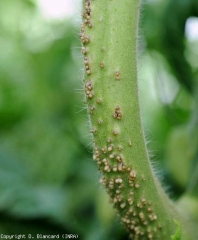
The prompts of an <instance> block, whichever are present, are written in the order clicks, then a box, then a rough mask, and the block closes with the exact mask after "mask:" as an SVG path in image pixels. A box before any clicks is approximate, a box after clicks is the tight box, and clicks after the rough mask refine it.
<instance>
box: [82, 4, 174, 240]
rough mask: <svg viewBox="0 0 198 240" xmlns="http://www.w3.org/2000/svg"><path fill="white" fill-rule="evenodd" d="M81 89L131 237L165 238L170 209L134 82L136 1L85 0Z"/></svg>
mask: <svg viewBox="0 0 198 240" xmlns="http://www.w3.org/2000/svg"><path fill="white" fill-rule="evenodd" d="M83 4H84V11H83V13H82V15H83V23H82V25H81V34H80V38H81V40H82V43H83V44H84V46H83V47H82V53H83V54H84V63H85V70H86V73H85V94H86V101H87V104H88V111H89V116H90V121H91V133H92V134H93V136H94V156H93V158H94V160H95V161H96V162H97V164H98V168H99V170H100V172H101V173H102V178H101V183H102V184H103V185H104V186H105V188H106V189H107V192H108V193H109V195H110V201H111V202H112V203H113V204H114V207H115V208H116V209H117V211H118V212H119V214H120V216H121V220H122V223H123V224H124V225H125V227H126V228H127V230H128V231H129V232H130V236H131V237H132V238H133V239H155V240H157V239H159V240H162V239H163V240H165V239H170V236H171V235H173V234H174V233H175V232H176V228H177V226H176V225H175V223H174V221H173V218H176V219H177V216H176V215H175V211H173V210H172V206H170V205H171V204H170V203H169V200H168V199H167V197H166V195H165V194H164V192H163V191H162V189H161V187H160V185H159V183H158V182H157V181H156V179H155V177H154V174H153V171H152V168H151V166H150V163H149V158H148V153H147V149H146V146H145V139H144V134H143V130H142V124H141V118H140V109H139V100H138V86H137V34H138V33H137V29H138V15H139V5H140V2H139V0H122V1H120V0H84V3H83Z"/></svg>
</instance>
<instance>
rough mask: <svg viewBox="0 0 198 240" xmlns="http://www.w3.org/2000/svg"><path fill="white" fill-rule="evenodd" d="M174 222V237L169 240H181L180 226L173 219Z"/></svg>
mask: <svg viewBox="0 0 198 240" xmlns="http://www.w3.org/2000/svg"><path fill="white" fill-rule="evenodd" d="M174 222H175V224H176V225H177V231H176V233H175V234H174V235H171V240H181V225H180V224H179V223H178V222H177V221H176V220H175V219H174Z"/></svg>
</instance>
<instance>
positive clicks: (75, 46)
mask: <svg viewBox="0 0 198 240" xmlns="http://www.w3.org/2000/svg"><path fill="white" fill-rule="evenodd" d="M57 2H58V1H57ZM68 2H69V1H68ZM49 4H50V1H49ZM80 5H81V4H80V1H79V4H78V6H77V2H76V6H75V7H78V8H79V9H80V7H81V6H80ZM39 6H40V5H39V1H31V0H14V1H13V0H1V1H0V233H1V234H28V233H30V234H32V235H36V234H58V233H59V234H61V233H76V234H78V235H79V239H86V240H93V239H94V240H101V239H103V240H111V239H112V240H115V239H116V240H119V239H120V240H121V239H127V234H126V233H125V230H124V229H123V228H122V226H120V222H119V218H118V217H117V216H116V214H115V213H114V211H113V209H112V206H111V205H110V204H109V203H108V196H107V195H106V193H105V191H104V190H103V188H102V186H101V185H100V184H99V178H100V174H99V173H98V171H97V166H96V165H95V164H94V162H93V161H92V140H91V137H90V135H89V130H88V129H89V124H88V118H87V114H86V107H85V105H84V103H83V99H84V97H83V94H84V93H83V81H82V79H83V65H82V57H81V54H80V47H81V45H80V41H79V39H78V35H79V23H80V17H79V16H78V14H75V15H74V16H73V17H71V16H70V17H68V16H67V17H65V18H63V17H61V18H50V17H48V18H46V17H45V16H44V15H43V14H42V11H41V9H40V8H39ZM64 7H65V6H64ZM62 8H63V7H62ZM172 9H174V11H172ZM79 15H80V14H79ZM140 25H141V26H140V47H139V48H140V49H139V52H140V57H139V59H140V60H139V79H140V98H141V100H140V102H141V106H142V117H143V124H144V128H145V133H146V138H147V140H148V148H149V151H150V155H151V159H152V162H153V165H154V166H155V168H156V171H157V173H158V174H159V176H160V178H161V179H162V181H163V184H164V185H165V186H166V189H168V190H167V191H168V193H169V195H170V196H171V197H172V198H173V199H174V200H176V199H179V198H180V196H181V195H182V194H183V193H184V192H186V191H187V193H188V196H190V197H191V200H192V199H193V200H194V199H197V198H198V81H197V77H198V70H197V69H198V61H197V59H198V2H197V1H196V0H184V1H181V0H168V1H167V0H159V1H151V0H150V1H144V4H143V8H142V14H141V24H140ZM195 202H196V201H195ZM197 209H198V208H197ZM194 212H195V211H194ZM194 215H195V216H194V218H195V219H198V217H197V216H198V210H197V212H196V213H195V214H194Z"/></svg>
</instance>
